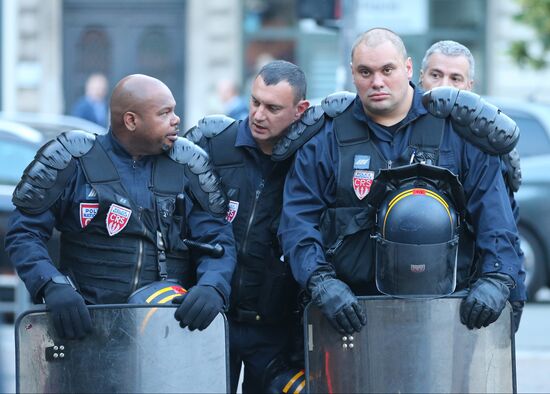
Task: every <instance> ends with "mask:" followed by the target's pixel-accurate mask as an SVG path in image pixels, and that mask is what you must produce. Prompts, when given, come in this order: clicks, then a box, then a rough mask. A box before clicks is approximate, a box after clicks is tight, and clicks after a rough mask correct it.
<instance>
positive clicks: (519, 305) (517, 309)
mask: <svg viewBox="0 0 550 394" xmlns="http://www.w3.org/2000/svg"><path fill="white" fill-rule="evenodd" d="M524 305H525V302H524V301H514V302H512V317H513V318H514V321H513V322H512V323H513V324H514V332H518V328H519V322H520V321H521V314H522V313H523V306H524Z"/></svg>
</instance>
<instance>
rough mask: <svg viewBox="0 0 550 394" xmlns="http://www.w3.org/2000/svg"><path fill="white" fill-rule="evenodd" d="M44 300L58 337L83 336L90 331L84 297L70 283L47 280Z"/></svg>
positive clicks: (89, 321)
mask: <svg viewBox="0 0 550 394" xmlns="http://www.w3.org/2000/svg"><path fill="white" fill-rule="evenodd" d="M44 300H45V301H46V307H47V308H48V310H49V311H50V314H51V317H52V320H53V325H54V327H55V331H56V332H57V335H58V336H59V337H60V338H65V339H74V338H83V337H84V336H86V334H88V333H90V332H92V319H91V317H90V312H89V311H88V308H87V307H86V303H85V302H84V298H82V296H81V295H80V294H78V293H77V291H76V290H75V289H74V288H73V287H72V286H71V285H67V284H61V283H53V282H48V284H46V287H45V288H44Z"/></svg>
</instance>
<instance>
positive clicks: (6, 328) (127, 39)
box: [0, 0, 550, 392]
mask: <svg viewBox="0 0 550 394" xmlns="http://www.w3.org/2000/svg"><path fill="white" fill-rule="evenodd" d="M548 20H550V1H547V0H461V1H455V0H402V1H401V0H223V1H220V0H47V1H44V0H2V1H1V2H0V92H1V94H0V243H1V246H0V312H1V314H2V318H3V322H4V324H2V326H1V327H0V335H1V340H2V342H1V344H0V351H1V354H3V357H2V358H0V369H1V371H2V374H1V375H0V376H2V377H3V378H2V381H0V384H2V385H3V388H4V390H5V391H6V392H11V391H13V390H14V388H15V385H14V371H15V367H14V365H15V360H14V356H13V354H14V350H13V325H12V323H13V321H14V318H15V317H16V315H17V313H19V312H20V311H21V310H23V309H25V308H26V307H28V297H27V295H26V291H25V290H24V289H23V288H22V287H21V284H20V282H19V280H18V279H17V278H16V277H15V276H14V275H13V270H12V268H11V265H10V264H9V262H8V261H7V259H6V256H5V253H4V250H3V237H4V234H5V223H6V220H7V216H8V215H9V212H10V211H11V210H12V209H13V207H12V205H11V193H12V191H13V187H14V186H15V185H16V184H17V182H18V181H19V178H20V176H21V173H22V171H23V170H24V168H25V167H26V165H27V164H28V163H29V162H30V161H31V160H32V158H33V156H34V153H35V151H36V149H37V148H38V147H39V146H40V145H41V144H43V143H44V142H45V141H47V140H48V139H50V138H53V137H55V136H56V135H57V134H59V133H60V132H62V131H64V130H68V129H74V128H78V129H84V130H88V131H91V132H97V133H103V132H105V131H106V128H107V127H108V124H107V122H106V121H105V120H106V119H108V111H107V109H106V106H105V105H106V103H107V102H108V99H109V97H108V95H109V91H110V90H111V88H112V87H113V86H114V84H115V83H116V82H117V81H118V80H120V79H121V78H122V77H123V76H125V75H127V74H131V73H144V74H149V75H152V76H154V77H157V78H159V79H161V80H162V81H164V82H165V83H166V84H167V85H168V86H169V87H170V88H171V90H172V91H173V93H174V96H175V98H176V101H177V103H178V106H177V108H176V112H178V114H179V115H180V116H182V123H183V127H181V129H182V130H186V129H187V128H189V127H191V126H192V125H194V124H195V123H196V122H197V121H198V120H199V119H200V118H202V117H203V116H205V115H207V114H212V113H221V112H225V113H229V112H230V111H231V110H233V109H235V108H232V106H233V107H234V106H235V105H236V104H235V98H239V99H240V101H241V103H240V104H239V105H240V106H241V107H242V106H243V104H242V102H244V106H245V107H246V105H247V100H248V97H247V94H246V92H247V91H248V90H249V87H250V83H251V78H252V77H253V76H254V75H255V73H256V72H257V71H258V70H259V68H260V67H261V66H263V65H264V64H265V63H266V62H268V61H270V60H272V59H285V60H289V61H292V62H294V63H296V64H298V65H299V66H300V67H301V68H302V69H303V70H304V71H305V73H306V76H307V79H308V98H310V99H312V100H313V101H318V100H320V99H321V98H323V97H325V96H326V95H328V94H330V93H333V92H334V91H337V90H351V91H353V90H354V89H353V86H352V85H351V81H350V73H349V60H350V48H351V45H352V42H353V40H354V39H355V37H356V36H357V34H359V33H360V32H362V31H364V30H367V29H369V28H372V27H378V26H381V27H388V28H390V29H392V30H394V31H395V32H397V33H398V34H400V35H401V37H402V38H403V40H404V42H405V45H406V46H407V49H408V51H409V55H410V56H411V57H412V59H413V64H414V76H413V81H414V82H417V81H418V75H419V69H420V63H421V60H422V57H423V55H424V52H425V51H426V50H427V49H428V47H429V46H430V45H431V44H432V43H434V42H436V41H439V40H447V39H451V40H455V41H459V42H460V43H462V44H464V45H466V46H467V47H469V48H470V50H471V51H472V53H473V55H474V57H475V60H476V78H475V79H476V83H475V91H476V92H477V93H479V94H482V95H484V96H488V97H489V98H488V99H489V100H490V101H491V102H494V103H495V104H496V105H498V106H499V107H500V108H501V109H502V110H503V111H504V112H506V113H507V114H508V115H510V116H511V117H512V118H514V120H516V122H517V123H518V124H519V126H520V129H521V133H522V137H521V139H520V143H519V145H518V150H519V152H520V156H521V159H522V172H523V185H522V187H521V189H520V191H519V192H518V194H517V199H518V202H519V204H520V210H521V216H522V219H521V223H520V232H521V237H522V246H523V249H524V251H525V254H526V268H527V272H528V276H527V280H528V284H529V299H530V301H531V302H530V303H529V304H528V306H527V307H526V311H525V317H524V319H523V321H522V327H521V328H520V330H519V333H518V336H517V338H516V339H517V355H518V388H519V391H520V392H550V380H549V379H550V378H548V375H549V374H548V371H549V370H550V338H549V337H548V335H546V334H544V333H543V331H544V330H543V329H544V327H548V325H549V322H550V307H549V304H548V303H547V300H550V291H549V290H548V285H549V283H550V236H549V235H548V234H550V203H548V201H547V196H548V195H550V68H549V67H548V65H547V59H549V57H548V56H547V52H548V50H549V49H550V26H549V24H548ZM90 76H94V78H90ZM92 80H93V81H94V82H92ZM232 98H233V101H231V99H232ZM87 102H88V105H87V104H86V103H87ZM90 103H91V104H90ZM244 113H245V114H246V108H245V112H244ZM235 114H236V115H235V117H238V116H241V115H240V114H242V108H241V112H240V114H239V115H237V112H235ZM55 242H56V237H55V236H54V242H52V246H51V253H52V255H53V256H54V257H55V256H56V253H57V247H56V244H55ZM535 301H537V302H536V303H535ZM539 372H540V375H539ZM545 379H546V380H545Z"/></svg>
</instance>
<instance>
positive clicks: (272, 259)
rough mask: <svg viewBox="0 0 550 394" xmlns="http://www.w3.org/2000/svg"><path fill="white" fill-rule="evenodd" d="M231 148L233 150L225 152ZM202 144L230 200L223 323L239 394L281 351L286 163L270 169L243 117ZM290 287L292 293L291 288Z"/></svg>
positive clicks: (285, 301)
mask: <svg viewBox="0 0 550 394" xmlns="http://www.w3.org/2000/svg"><path fill="white" fill-rule="evenodd" d="M228 144H232V145H233V146H228ZM201 145H202V146H203V147H204V148H205V149H206V150H207V151H208V152H209V154H210V157H211V159H212V162H213V164H214V166H215V168H216V170H217V171H218V173H219V174H220V176H221V179H222V183H223V187H224V189H225V191H226V193H227V195H228V198H229V200H230V203H229V207H230V211H229V213H228V218H229V220H230V221H231V222H232V225H233V233H234V236H235V242H236V245H237V259H238V260H237V267H236V269H235V273H234V276H233V281H232V293H231V306H230V309H229V312H228V314H227V317H228V321H229V346H230V349H229V350H230V360H231V361H230V367H231V372H230V380H231V392H236V390H237V384H238V380H239V374H240V370H241V363H244V381H243V387H242V390H243V392H244V393H248V392H258V391H262V390H263V379H264V378H263V375H264V373H265V371H266V367H267V365H268V364H269V363H270V362H271V361H272V360H273V359H275V358H276V357H277V356H280V355H282V354H284V353H285V352H286V351H287V347H288V342H289V331H290V324H289V310H290V305H292V301H294V302H295V300H292V294H293V287H295V283H294V281H293V280H292V276H291V274H290V269H289V268H288V265H287V263H286V262H284V261H282V260H281V259H280V257H281V254H282V252H281V250H280V246H279V243H278V240H277V227H278V223H279V219H280V212H281V207H282V194H283V183H284V180H285V176H286V174H287V171H288V168H289V165H290V161H289V160H290V159H289V160H286V161H280V162H275V161H273V160H272V157H271V156H270V155H266V154H264V153H263V152H262V151H261V149H260V148H259V147H258V145H257V143H256V141H255V140H254V138H253V137H252V133H251V131H250V128H249V125H248V118H246V119H244V120H242V121H237V122H235V123H233V124H232V125H231V126H229V127H228V128H227V129H225V130H224V131H223V132H222V133H220V134H219V135H217V136H214V137H212V138H211V139H209V140H208V141H205V140H202V141H201ZM293 284H294V286H293Z"/></svg>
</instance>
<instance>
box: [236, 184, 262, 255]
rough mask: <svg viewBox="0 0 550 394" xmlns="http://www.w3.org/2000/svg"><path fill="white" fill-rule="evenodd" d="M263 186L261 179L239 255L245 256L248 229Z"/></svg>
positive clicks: (252, 220)
mask: <svg viewBox="0 0 550 394" xmlns="http://www.w3.org/2000/svg"><path fill="white" fill-rule="evenodd" d="M264 186H265V179H263V178H262V180H261V181H260V185H259V186H258V189H256V196H255V198H254V204H253V205H252V212H250V216H249V218H248V224H247V226H246V232H245V233H244V234H245V235H244V241H243V248H242V251H241V253H242V254H246V247H247V246H248V234H249V233H250V229H251V228H252V223H253V222H254V216H255V214H256V207H257V206H258V200H259V199H260V195H261V194H262V190H263V188H264Z"/></svg>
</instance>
